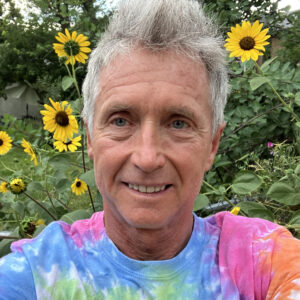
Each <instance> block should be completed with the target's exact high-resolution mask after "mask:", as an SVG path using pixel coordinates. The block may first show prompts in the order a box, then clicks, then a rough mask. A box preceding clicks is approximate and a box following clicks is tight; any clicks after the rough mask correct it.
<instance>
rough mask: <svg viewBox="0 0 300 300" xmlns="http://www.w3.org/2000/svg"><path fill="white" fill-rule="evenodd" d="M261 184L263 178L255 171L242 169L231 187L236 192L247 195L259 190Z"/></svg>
mask: <svg viewBox="0 0 300 300" xmlns="http://www.w3.org/2000/svg"><path fill="white" fill-rule="evenodd" d="M261 184H262V180H261V179H260V177H258V176H257V175H256V174H255V173H253V172H250V171H242V172H240V173H238V174H237V176H236V177H235V179H234V180H233V184H232V186H231V187H232V190H233V191H234V192H235V193H237V194H239V195H245V194H249V193H251V192H254V191H255V190H257V189H258V188H259V187H260V185H261Z"/></svg>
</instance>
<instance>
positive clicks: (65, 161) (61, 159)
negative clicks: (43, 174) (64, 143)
mask: <svg viewBox="0 0 300 300" xmlns="http://www.w3.org/2000/svg"><path fill="white" fill-rule="evenodd" d="M48 162H49V164H50V165H51V166H52V167H53V168H55V169H57V168H58V169H60V168H61V167H62V166H69V165H70V162H71V158H70V155H68V154H65V153H60V154H56V155H54V156H53V157H51V158H50V159H49V161H48Z"/></svg>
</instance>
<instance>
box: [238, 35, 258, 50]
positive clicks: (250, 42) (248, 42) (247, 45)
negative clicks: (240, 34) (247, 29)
mask: <svg viewBox="0 0 300 300" xmlns="http://www.w3.org/2000/svg"><path fill="white" fill-rule="evenodd" d="M254 46H255V41H254V39H253V38H252V37H250V36H246V37H244V38H242V39H241V40H240V47H241V48H242V49H243V50H251V49H253V48H254Z"/></svg>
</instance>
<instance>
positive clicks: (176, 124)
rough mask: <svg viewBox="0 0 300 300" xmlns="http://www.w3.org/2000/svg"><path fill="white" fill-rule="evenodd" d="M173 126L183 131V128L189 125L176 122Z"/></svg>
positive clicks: (179, 121) (180, 121)
mask: <svg viewBox="0 0 300 300" xmlns="http://www.w3.org/2000/svg"><path fill="white" fill-rule="evenodd" d="M172 126H173V128H175V129H182V128H186V127H187V124H186V122H184V121H182V120H175V121H173V122H172Z"/></svg>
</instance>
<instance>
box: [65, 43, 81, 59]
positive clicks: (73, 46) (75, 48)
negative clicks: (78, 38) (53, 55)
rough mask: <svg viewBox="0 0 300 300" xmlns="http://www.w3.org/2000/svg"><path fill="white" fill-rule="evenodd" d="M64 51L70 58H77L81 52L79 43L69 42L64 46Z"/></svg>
mask: <svg viewBox="0 0 300 300" xmlns="http://www.w3.org/2000/svg"><path fill="white" fill-rule="evenodd" d="M64 50H65V51H66V53H67V54H68V55H69V56H75V55H77V54H78V53H79V52H80V47H79V45H78V43H76V42H74V41H67V42H66V43H65V46H64Z"/></svg>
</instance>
